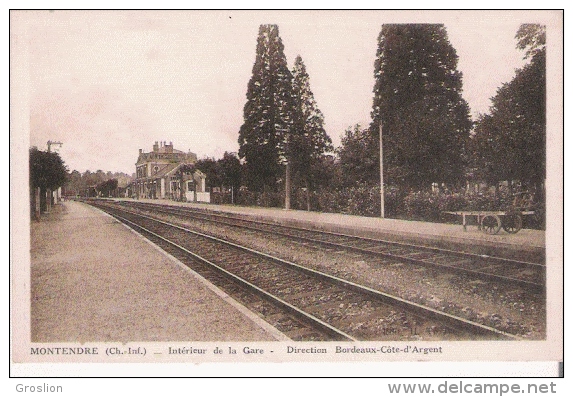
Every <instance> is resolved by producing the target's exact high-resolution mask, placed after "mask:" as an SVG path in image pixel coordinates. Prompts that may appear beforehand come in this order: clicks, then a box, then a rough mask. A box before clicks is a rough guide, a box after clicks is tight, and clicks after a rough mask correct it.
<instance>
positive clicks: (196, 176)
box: [130, 141, 210, 202]
mask: <svg viewBox="0 0 573 397" xmlns="http://www.w3.org/2000/svg"><path fill="white" fill-rule="evenodd" d="M196 162H197V154H195V153H192V152H190V151H189V152H187V153H185V152H183V151H181V150H177V149H174V148H173V142H169V144H167V142H165V141H164V142H157V141H156V142H155V144H154V145H153V151H151V152H148V153H145V152H144V151H143V150H142V149H139V157H138V158H137V162H136V163H135V180H134V181H133V182H132V184H131V192H130V195H131V196H132V197H134V198H138V199H139V198H151V199H170V200H177V201H203V202H209V201H210V194H209V193H208V192H206V191H205V179H206V176H205V174H204V173H202V172H201V171H199V170H197V169H195V168H194V165H195V163H196Z"/></svg>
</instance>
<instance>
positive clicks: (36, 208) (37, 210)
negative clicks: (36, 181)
mask: <svg viewBox="0 0 573 397" xmlns="http://www.w3.org/2000/svg"><path fill="white" fill-rule="evenodd" d="M34 196H35V197H34V218H35V219H36V220H37V221H39V220H40V205H41V200H40V188H39V187H37V188H36V189H35V193H34Z"/></svg>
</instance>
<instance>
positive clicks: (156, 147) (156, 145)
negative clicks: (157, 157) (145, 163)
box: [153, 141, 159, 152]
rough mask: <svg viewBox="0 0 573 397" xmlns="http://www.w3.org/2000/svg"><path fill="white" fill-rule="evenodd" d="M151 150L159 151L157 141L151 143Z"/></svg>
mask: <svg viewBox="0 0 573 397" xmlns="http://www.w3.org/2000/svg"><path fill="white" fill-rule="evenodd" d="M153 151H154V152H158V151H159V142H157V141H155V144H154V145H153Z"/></svg>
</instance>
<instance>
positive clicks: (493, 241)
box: [120, 199, 545, 263]
mask: <svg viewBox="0 0 573 397" xmlns="http://www.w3.org/2000/svg"><path fill="white" fill-rule="evenodd" d="M120 200H121V199H120ZM124 201H127V202H130V201H134V200H131V199H126V200H124ZM139 201H141V202H144V203H150V204H159V205H169V206H182V207H192V208H198V209H202V210H204V211H209V212H216V213H229V214H233V216H237V217H241V218H244V219H246V220H257V221H264V222H272V223H276V224H279V225H286V226H295V227H303V228H310V229H316V230H323V231H328V232H334V233H344V234H353V235H356V236H360V237H369V238H376V239H384V240H389V241H399V242H403V243H412V244H421V245H427V246H432V247H437V248H445V249H451V250H454V251H465V252H470V253H475V254H479V255H489V256H497V257H502V258H511V259H516V260H520V261H526V262H533V263H544V262H545V232H544V231H542V230H531V229H524V230H521V231H520V232H519V233H517V234H508V233H505V232H502V233H500V234H498V235H486V234H484V233H482V232H481V231H479V230H478V229H477V227H475V226H468V231H467V232H464V231H463V228H462V226H461V225H458V224H444V223H429V222H418V221H406V220H398V219H381V218H370V217H360V216H354V215H344V214H328V213H319V212H308V211H297V210H289V211H284V210H282V209H279V208H260V207H256V208H255V207H240V206H231V205H212V204H204V203H180V202H174V201H166V200H139Z"/></svg>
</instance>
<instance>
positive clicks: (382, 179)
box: [380, 120, 384, 218]
mask: <svg viewBox="0 0 573 397" xmlns="http://www.w3.org/2000/svg"><path fill="white" fill-rule="evenodd" d="M380 217H381V218H384V155H383V150H382V120H380Z"/></svg>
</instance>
